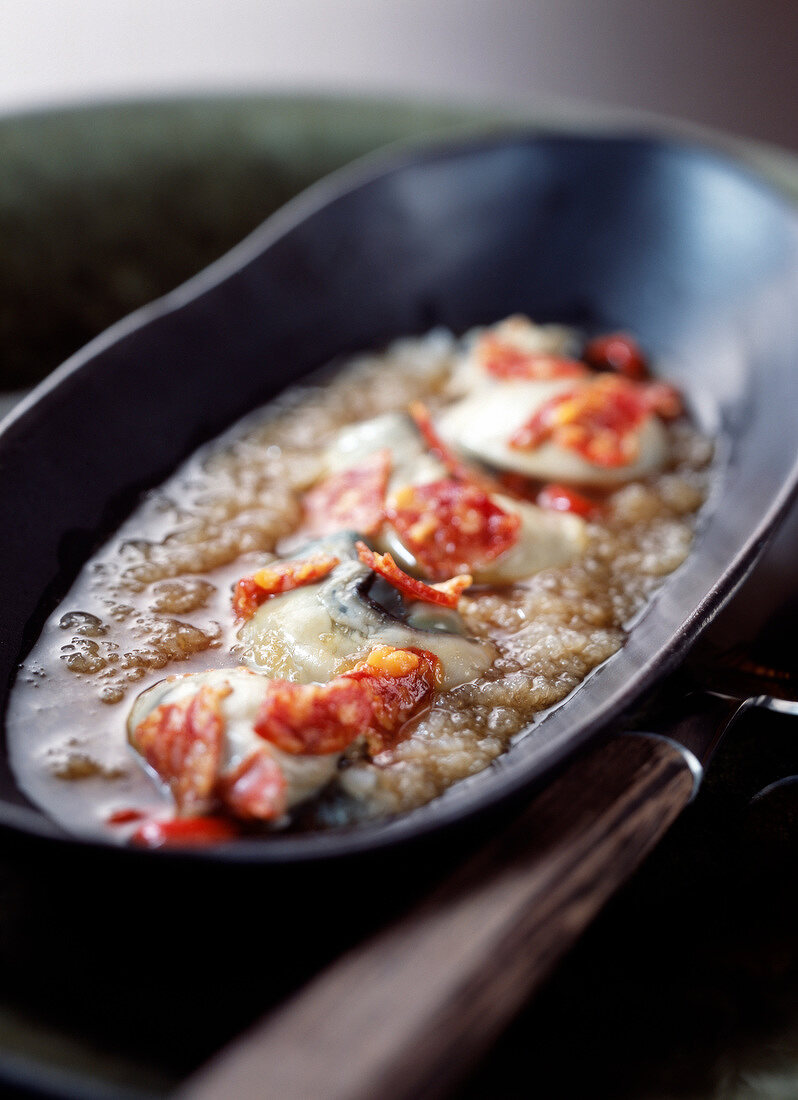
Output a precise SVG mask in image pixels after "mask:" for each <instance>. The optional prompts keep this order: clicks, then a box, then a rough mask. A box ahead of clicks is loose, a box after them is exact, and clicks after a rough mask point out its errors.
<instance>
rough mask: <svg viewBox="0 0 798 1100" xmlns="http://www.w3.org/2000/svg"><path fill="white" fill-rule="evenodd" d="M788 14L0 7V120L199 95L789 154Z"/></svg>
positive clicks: (459, 0)
mask: <svg viewBox="0 0 798 1100" xmlns="http://www.w3.org/2000/svg"><path fill="white" fill-rule="evenodd" d="M797 64H798V2H793V0H758V2H757V0H0V111H8V110H15V109H19V108H27V107H31V106H37V105H46V104H51V103H56V102H65V101H76V100H78V101H80V100H92V99H98V98H101V99H108V98H119V97H128V96H140V95H142V94H147V95H149V94H160V93H164V92H167V93H177V92H193V91H208V90H222V89H225V90H245V89H246V90H252V89H259V90H269V89H286V90H301V89H307V90H311V89H312V90H328V91H362V92H388V93H402V94H411V95H415V96H419V97H430V96H432V97H435V98H438V99H442V100H456V101H460V102H462V101H471V102H476V103H479V102H484V103H486V104H503V103H504V104H507V103H509V104H513V105H519V104H520V105H523V104H529V105H530V106H532V105H534V104H535V103H537V104H540V103H541V102H545V103H548V104H550V103H551V101H552V100H553V99H556V98H558V97H566V98H569V99H573V98H577V99H581V100H585V99H586V100H590V101H592V102H594V103H597V104H610V105H623V106H627V107H642V108H646V109H648V110H651V111H656V112H658V113H662V114H666V115H671V116H675V117H678V118H683V119H689V120H691V121H695V122H701V123H707V124H710V125H713V126H716V127H720V128H723V129H726V130H729V131H732V132H735V133H740V134H746V135H749V136H754V137H759V138H762V139H764V140H769V141H772V142H777V143H781V144H783V145H787V146H790V147H791V148H796V149H798V95H796V92H797V91H798V77H796V66H797Z"/></svg>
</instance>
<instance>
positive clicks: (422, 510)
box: [386, 478, 521, 580]
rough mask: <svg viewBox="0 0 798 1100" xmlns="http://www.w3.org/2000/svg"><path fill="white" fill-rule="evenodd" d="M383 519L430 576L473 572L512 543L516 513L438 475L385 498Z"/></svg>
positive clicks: (517, 523)
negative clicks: (386, 503)
mask: <svg viewBox="0 0 798 1100" xmlns="http://www.w3.org/2000/svg"><path fill="white" fill-rule="evenodd" d="M386 515H387V519H388V522H389V523H390V524H391V526H392V527H393V528H394V529H395V530H396V532H397V534H398V535H399V537H400V538H401V540H402V542H403V544H404V545H405V546H406V547H407V549H408V550H409V551H410V553H411V554H412V555H413V557H414V558H415V559H416V561H417V562H418V564H419V567H420V569H422V570H423V571H424V573H426V574H427V576H429V577H432V578H433V580H444V579H445V578H447V577H451V576H452V575H453V574H456V573H469V572H475V571H476V570H477V569H478V568H479V567H480V566H484V565H486V564H487V563H488V562H490V561H493V560H494V558H497V557H499V555H500V554H503V553H504V552H505V551H506V550H509V549H510V547H511V546H513V545H514V544H515V543H516V542H517V541H518V537H519V530H520V527H521V518H520V516H519V515H518V514H517V513H515V512H506V511H505V510H504V509H503V508H501V507H499V505H498V504H496V503H495V502H494V501H493V500H492V499H491V497H490V496H489V495H488V494H487V493H485V492H483V490H482V489H480V488H479V487H478V486H476V485H472V484H468V483H465V482H461V481H457V480H454V479H447V478H442V479H441V480H439V481H432V482H429V483H428V484H426V485H408V486H405V487H404V488H402V489H400V490H398V491H397V492H396V493H394V494H393V496H392V497H391V498H390V499H389V501H388V507H387V509H386Z"/></svg>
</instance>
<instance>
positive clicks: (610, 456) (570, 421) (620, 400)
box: [510, 374, 681, 467]
mask: <svg viewBox="0 0 798 1100" xmlns="http://www.w3.org/2000/svg"><path fill="white" fill-rule="evenodd" d="M680 411H681V401H680V399H679V395H678V393H677V391H676V390H674V389H673V387H671V386H663V385H662V384H661V383H652V384H650V385H645V384H640V383H636V382H632V381H631V380H629V379H628V378H624V377H622V376H621V375H613V374H602V375H599V376H598V377H597V378H596V379H595V380H594V381H593V382H591V383H590V385H588V386H582V387H580V388H578V389H573V390H568V391H567V392H565V393H560V394H557V395H555V396H554V397H552V398H550V399H549V400H548V401H546V402H545V403H544V404H543V405H541V406H540V408H539V409H537V410H536V411H535V413H534V414H533V415H532V416H531V417H530V418H529V420H528V421H527V422H526V423H525V424H523V425H522V426H521V427H520V428H519V429H518V431H517V432H516V433H515V434H514V435H513V436H512V438H511V439H510V446H511V447H514V448H517V449H518V450H534V449H535V447H539V446H540V445H541V444H542V443H546V442H552V443H555V444H557V445H558V446H560V447H565V448H568V449H569V450H573V451H576V452H577V454H580V455H581V456H582V457H583V458H585V459H586V460H587V461H588V462H592V463H593V464H594V465H597V466H607V467H612V466H626V465H628V464H629V463H630V462H633V461H634V460H635V459H636V458H637V456H638V453H639V442H638V436H637V432H638V429H639V428H640V426H641V424H642V423H643V421H644V420H645V419H646V417H648V416H650V415H651V414H652V413H656V414H657V415H659V416H664V417H673V416H678V415H679V412H680Z"/></svg>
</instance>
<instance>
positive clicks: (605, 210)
mask: <svg viewBox="0 0 798 1100" xmlns="http://www.w3.org/2000/svg"><path fill="white" fill-rule="evenodd" d="M796 301H798V220H796V217H795V214H794V213H793V210H792V208H791V207H790V206H789V205H788V204H787V203H786V201H785V200H783V199H782V198H781V197H779V196H778V195H777V193H776V192H775V191H773V190H771V189H770V188H769V186H768V185H766V184H765V183H764V182H762V181H761V180H760V179H758V178H757V177H755V176H754V175H752V174H751V173H749V171H748V170H747V169H745V168H743V167H742V166H740V165H738V164H736V163H735V162H733V161H730V160H728V159H726V158H725V157H723V156H721V155H719V154H716V153H714V152H712V151H709V150H706V149H704V148H700V147H693V146H690V145H685V144H678V143H674V142H669V141H658V140H643V139H634V138H629V137H622V138H620V137H619V138H612V137H600V138H589V137H574V136H561V137H557V136H549V137H543V138H541V137H532V136H527V135H524V134H518V133H514V134H509V135H507V136H502V137H497V138H490V139H484V140H478V141H471V142H467V143H463V144H459V145H451V146H449V147H446V148H443V149H437V150H428V149H427V150H422V151H420V152H409V153H404V154H399V155H397V156H394V157H393V158H392V159H375V160H372V161H370V162H367V163H363V164H361V165H359V166H358V167H356V168H355V169H351V170H347V171H345V172H343V173H341V174H339V175H338V176H336V177H332V178H331V179H329V180H327V181H325V182H323V183H322V184H319V185H316V186H315V187H313V188H311V190H310V191H308V192H306V193H305V194H304V195H302V196H301V197H300V198H299V199H296V200H294V201H293V202H291V203H290V204H289V205H288V206H287V207H285V208H284V209H283V210H282V211H281V212H280V213H278V214H277V215H275V216H274V217H272V218H271V219H270V220H269V221H268V222H266V223H265V224H264V225H263V226H262V227H261V228H260V229H259V230H257V231H256V232H255V233H254V234H253V235H252V236H251V237H249V238H248V239H247V240H246V241H245V242H244V243H243V244H242V245H240V246H239V247H238V248H236V249H235V250H234V251H233V252H232V253H230V254H228V255H227V256H226V257H225V258H224V259H223V260H221V261H220V262H219V263H217V264H216V265H214V266H213V267H212V268H210V269H208V270H206V271H205V272H204V273H203V274H201V275H200V276H198V277H197V278H195V279H194V280H192V281H191V282H190V283H188V284H186V285H185V286H183V287H181V288H180V289H179V290H177V291H175V292H173V293H172V294H171V295H169V296H168V297H167V298H165V299H161V300H160V301H159V302H156V303H155V304H154V305H152V306H149V307H147V308H145V309H144V310H141V311H140V312H139V313H137V314H135V315H133V316H132V317H130V318H128V319H127V320H126V321H124V322H122V323H120V324H119V325H117V326H116V327H114V328H113V329H111V330H109V331H108V332H107V333H106V334H105V335H103V336H102V337H100V338H98V339H97V340H95V341H94V342H93V343H92V344H90V345H89V346H88V347H87V348H85V349H84V350H83V351H82V352H80V353H78V355H77V356H75V357H74V358H73V359H72V360H70V361H69V362H68V363H67V364H65V366H64V367H62V368H61V369H60V371H58V372H57V373H56V375H55V376H53V377H52V378H51V379H50V380H48V381H47V382H46V383H44V384H43V386H42V387H40V389H39V390H37V391H36V392H35V393H34V395H33V396H32V398H31V399H30V400H28V401H27V402H26V403H25V404H24V406H22V407H20V408H19V409H18V410H17V411H16V412H15V413H14V414H13V415H12V418H11V419H9V421H7V422H6V424H5V428H4V431H3V433H2V436H0V522H2V524H3V529H4V530H5V531H6V532H8V533H9V535H8V537H7V542H6V553H5V561H4V566H5V568H4V570H3V572H2V576H0V601H2V606H3V608H4V614H3V617H2V625H1V626H0V653H1V654H2V656H0V662H2V663H1V664H0V680H1V681H2V683H3V685H4V686H3V699H2V702H3V704H4V702H5V698H6V696H7V692H8V686H9V684H10V682H11V680H12V678H13V674H14V669H15V667H16V664H17V662H18V660H19V657H20V655H21V654H23V653H24V652H25V651H26V649H27V648H28V647H29V646H30V644H32V642H33V640H34V639H35V635H36V632H37V630H38V628H39V626H40V625H41V622H42V620H43V617H44V616H45V615H46V613H47V612H48V611H49V610H50V608H51V607H52V606H53V603H54V601H55V600H56V599H57V598H58V597H59V596H60V595H62V594H63V593H64V592H65V590H66V588H67V587H68V584H69V582H70V581H71V579H72V578H73V577H74V575H75V574H76V572H77V570H78V569H79V567H80V565H81V563H82V562H83V561H84V560H85V559H86V557H87V556H88V554H89V553H90V551H91V550H92V549H93V548H94V547H96V546H97V545H98V543H100V542H101V541H102V540H103V539H104V538H105V537H106V536H107V535H108V534H109V533H110V532H111V531H112V530H113V529H114V527H115V526H116V525H117V524H118V523H119V521H120V520H121V519H122V518H123V517H124V516H125V515H126V514H127V513H128V512H129V511H130V509H131V507H132V506H133V504H134V503H135V500H136V498H137V496H138V494H139V493H140V492H141V491H142V490H143V489H145V488H147V487H149V486H152V485H154V484H157V483H158V482H159V481H160V480H162V478H163V477H164V476H165V475H166V474H167V473H168V472H169V471H170V470H171V469H172V468H173V467H174V466H175V465H176V464H177V463H178V462H179V461H180V460H181V459H182V458H184V457H185V456H186V455H187V454H188V453H189V452H190V451H191V450H193V449H194V448H195V447H196V446H197V445H198V444H199V443H200V442H202V441H203V440H205V439H207V438H209V437H211V436H213V435H214V434H216V433H217V432H219V431H220V430H221V429H223V428H224V427H226V426H227V425H228V424H229V423H230V422H231V421H232V420H234V419H235V418H236V417H238V416H239V415H241V414H243V413H244V412H246V411H248V410H250V409H251V408H252V407H253V406H256V405H258V404H261V403H263V402H265V401H267V400H268V399H269V398H270V397H272V396H273V395H274V394H275V393H277V392H279V391H280V390H281V389H282V388H283V387H284V386H285V385H287V384H290V383H291V382H293V381H295V380H297V379H299V378H301V377H302V376H304V375H306V374H307V373H308V372H310V371H312V370H314V369H315V368H318V367H319V366H321V365H323V364H325V363H326V362H328V361H329V360H331V359H333V358H334V357H335V356H338V355H341V354H345V353H348V352H352V351H356V350H359V349H363V348H370V347H375V346H379V345H381V344H384V343H385V342H386V341H388V340H390V339H391V338H393V337H395V336H398V335H401V334H405V333H419V334H420V333H423V332H425V331H427V330H428V329H430V328H431V327H433V326H434V325H445V326H447V327H449V328H452V329H454V330H455V331H458V332H459V331H463V330H465V329H468V328H469V327H471V326H473V325H475V324H480V323H485V322H490V321H493V320H496V319H498V318H500V317H502V316H504V315H506V314H508V313H512V312H517V311H522V312H525V313H528V314H530V315H531V316H533V317H534V318H536V319H541V320H557V321H562V322H566V323H569V324H575V325H578V326H584V327H586V328H587V329H593V328H614V327H619V326H622V327H625V328H630V329H632V330H634V331H635V332H636V333H637V334H638V335H639V337H640V338H641V340H642V341H643V343H644V344H645V345H646V346H647V347H648V348H650V349H651V350H652V352H653V354H654V356H655V358H656V359H657V361H658V362H659V363H660V365H661V368H662V371H663V373H664V374H666V375H667V376H668V377H669V378H671V379H673V380H674V381H676V382H677V383H678V384H679V385H681V386H682V387H683V388H684V390H685V392H686V394H687V395H688V399H689V401H690V404H691V408H692V411H693V414H694V416H695V417H696V419H697V420H698V422H699V423H700V424H701V426H702V427H703V428H704V429H705V430H706V431H708V432H710V433H712V434H713V435H715V436H716V437H717V440H718V446H717V456H716V461H715V468H714V475H713V487H712V492H711V496H710V499H709V501H708V503H707V505H706V506H705V508H704V511H703V514H702V519H701V525H700V529H699V532H698V535H697V539H696V543H695V546H694V548H693V551H692V553H691V555H690V557H689V558H688V560H687V562H686V563H685V565H684V566H682V567H681V568H680V569H679V570H678V571H677V572H676V573H675V574H674V575H673V576H671V577H670V578H668V580H667V581H666V582H665V584H664V585H663V587H662V589H661V590H660V592H659V593H658V595H657V596H656V598H655V599H654V600H653V602H652V603H651V604H650V605H649V606H648V608H647V609H646V610H645V612H644V614H643V615H642V616H641V618H640V620H639V621H638V622H637V623H636V624H635V625H634V628H633V630H632V633H631V636H630V639H629V642H628V644H627V645H626V646H625V647H624V648H623V649H622V650H621V651H620V652H619V653H618V654H617V655H616V656H615V657H613V658H612V659H611V660H610V661H608V662H607V663H606V664H605V665H603V666H602V667H601V668H600V669H599V670H597V671H596V672H595V673H594V674H593V675H592V676H591V677H590V679H589V681H588V682H587V683H586V684H585V685H584V686H583V687H582V688H580V689H579V690H578V691H576V692H575V693H574V694H573V695H572V696H571V697H570V698H569V699H568V700H566V701H565V702H564V703H563V704H562V705H560V706H559V707H557V708H556V709H554V710H553V711H552V712H551V713H550V714H549V715H547V716H546V717H545V718H544V719H543V720H542V721H538V722H537V723H535V724H534V725H533V727H532V728H531V729H530V731H529V733H528V734H527V735H526V736H525V737H524V738H522V739H521V740H520V741H519V742H518V744H517V745H516V746H515V747H514V748H513V749H512V750H511V751H510V752H509V753H507V754H506V755H505V756H504V757H502V758H501V759H500V760H499V761H498V762H497V764H496V765H494V766H493V767H492V768H490V769H488V770H487V771H485V772H483V773H481V774H480V775H478V776H476V777H474V778H473V779H471V780H469V781H467V782H464V783H461V784H460V785H459V786H457V787H455V788H453V789H452V790H451V791H450V792H448V793H447V794H446V795H445V796H443V797H442V798H440V799H438V800H437V801H435V802H433V803H431V804H430V805H428V806H426V807H424V808H422V809H420V810H417V811H415V812H413V813H411V814H407V815H405V816H403V817H401V818H397V819H395V820H390V821H387V822H384V823H382V824H376V825H369V826H363V827H360V828H357V829H349V830H341V831H331V832H327V833H319V834H306V835H293V836H283V837H281V836H274V837H268V838H265V839H263V840H253V841H246V842H240V843H236V844H231V845H228V846H224V847H220V848H218V849H216V850H214V851H213V852H212V853H207V854H205V855H202V856H200V857H199V858H208V856H210V858H213V859H231V860H244V861H277V862H285V861H291V860H294V859H300V860H302V859H309V858H310V859H315V858H318V857H325V856H334V855H344V854H349V853H352V852H356V851H362V850H365V849H369V848H373V847H379V846H381V845H385V844H389V843H392V842H396V841H400V840H403V839H409V838H413V837H418V836H419V835H422V834H424V833H426V832H427V831H429V830H431V829H435V828H438V827H442V826H446V825H452V824H456V823H457V822H459V821H462V820H464V819H466V818H469V817H472V816H473V815H474V814H478V813H479V812H481V811H483V810H486V809H488V808H490V807H491V806H494V805H496V804H497V803H499V802H501V801H503V800H505V799H507V798H509V797H511V796H514V795H518V794H519V793H521V792H523V791H524V790H525V789H526V788H528V787H530V786H531V785H532V784H533V783H535V782H536V781H538V780H539V779H540V778H541V777H542V776H543V775H545V773H546V772H547V771H548V770H549V769H551V768H552V767H554V766H555V765H556V764H558V763H559V762H560V761H562V760H563V759H565V758H566V757H567V756H568V755H569V754H571V753H573V752H574V751H575V750H576V749H577V748H578V747H579V746H580V745H582V744H584V743H585V742H586V741H587V740H588V739H589V738H591V737H594V736H596V735H597V734H598V733H599V732H600V730H601V729H602V728H603V727H605V726H606V724H607V723H608V722H609V721H610V720H611V719H617V718H618V717H619V715H622V714H623V712H624V711H626V710H628V709H629V708H630V707H631V706H632V705H633V704H634V703H635V702H636V701H639V699H640V697H641V695H642V694H643V693H644V691H645V690H646V689H647V688H649V687H650V686H651V685H652V683H653V682H654V681H655V680H656V679H657V678H659V677H662V676H663V675H664V674H665V673H666V672H667V671H668V670H669V669H670V668H671V667H672V666H673V665H674V663H675V662H676V661H677V660H679V659H680V658H681V657H682V656H683V655H684V653H685V652H686V650H687V648H688V646H689V645H690V643H691V642H692V641H693V640H694V639H695V638H696V636H697V635H698V633H699V632H700V631H701V629H702V628H703V627H704V626H705V625H706V624H707V622H708V621H709V620H710V619H711V618H712V616H713V615H714V614H715V612H716V611H717V610H718V608H719V607H720V605H721V603H722V602H723V601H724V600H725V599H726V598H727V597H728V596H729V595H730V594H731V592H732V591H733V589H734V587H735V585H736V584H737V583H738V582H739V581H740V580H741V578H742V577H743V576H744V574H745V571H746V569H747V568H748V567H749V566H750V565H751V564H752V563H753V560H754V558H755V555H756V552H757V550H758V549H759V548H760V547H761V545H762V542H763V540H764V539H765V537H766V536H767V534H768V533H769V532H770V531H771V529H772V528H773V526H774V525H775V523H776V522H777V521H778V519H779V518H780V516H781V514H782V513H783V511H784V510H785V508H786V506H787V504H788V503H789V500H790V498H791V496H792V495H793V493H794V490H795V486H796V481H797V480H798V463H797V461H796V449H795V443H794V439H795V413H794V403H793V400H792V392H793V374H794V363H795V362H796V360H798V316H797V314H798V311H796V309H795V302H796ZM187 395H189V400H187ZM0 823H3V824H5V825H7V826H10V827H13V828H15V829H19V830H23V831H25V832H30V833H34V834H37V835H43V836H52V837H59V836H63V834H61V832H60V830H59V829H58V828H57V827H56V826H55V825H53V824H52V823H51V822H50V821H49V819H48V818H47V817H46V816H45V815H44V814H42V813H41V812H39V811H38V810H37V809H34V808H32V807H30V806H29V805H28V804H27V803H26V801H25V799H24V797H23V796H22V795H21V794H20V793H19V792H18V790H17V788H16V786H15V784H14V780H13V777H12V775H11V774H10V772H9V771H8V768H7V765H5V764H4V765H3V766H2V772H0ZM70 843H73V844H77V843H81V842H77V841H70Z"/></svg>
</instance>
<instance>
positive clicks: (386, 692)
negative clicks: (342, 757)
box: [255, 646, 440, 755]
mask: <svg viewBox="0 0 798 1100" xmlns="http://www.w3.org/2000/svg"><path fill="white" fill-rule="evenodd" d="M439 679H440V661H439V660H438V658H437V657H436V656H435V654H434V653H429V652H428V651H426V650H423V649H420V650H416V649H395V648H394V647H392V646H377V647H375V648H374V649H373V650H372V652H371V653H370V654H369V656H368V657H367V658H366V659H365V660H364V661H360V662H358V664H356V665H355V666H354V668H352V669H350V670H349V671H348V672H344V673H343V674H342V675H341V676H337V677H336V678H335V679H334V680H330V681H329V683H326V684H295V683H290V682H289V681H287V680H274V681H272V684H271V687H270V691H269V693H268V694H267V696H266V698H265V699H264V701H263V703H262V704H261V707H260V709H259V711H258V715H257V718H256V720H255V732H256V733H257V734H258V735H259V736H260V737H263V738H264V739H265V740H267V741H269V742H271V743H272V744H273V745H275V746H276V747H277V748H279V749H280V750H281V751H282V752H286V753H292V754H300V753H301V754H314V755H315V754H326V753H335V752H343V750H344V749H346V748H348V747H349V745H351V743H352V742H353V741H354V740H355V739H356V738H357V737H359V736H361V735H365V736H366V737H367V739H372V743H373V739H376V740H377V742H378V743H379V745H380V747H381V745H382V740H383V738H385V737H386V736H388V737H390V736H395V734H396V733H397V731H398V730H399V727H400V726H402V725H403V724H404V723H405V722H406V721H407V719H408V718H410V717H412V716H413V714H415V713H416V711H417V710H418V709H419V707H420V706H422V705H424V704H425V703H426V702H427V701H428V700H429V699H430V697H431V696H432V693H433V691H434V690H435V688H436V686H437V684H438V682H439Z"/></svg>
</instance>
